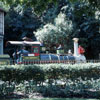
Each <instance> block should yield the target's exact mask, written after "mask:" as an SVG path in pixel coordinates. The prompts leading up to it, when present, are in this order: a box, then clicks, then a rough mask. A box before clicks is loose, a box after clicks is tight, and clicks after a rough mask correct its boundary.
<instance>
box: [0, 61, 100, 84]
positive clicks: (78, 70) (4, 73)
mask: <svg viewBox="0 0 100 100" xmlns="http://www.w3.org/2000/svg"><path fill="white" fill-rule="evenodd" d="M79 77H81V78H82V79H83V80H84V79H91V78H93V79H98V78H99V77H100V63H95V64H94V63H88V64H74V65H71V64H40V65H38V64H37V65H36V64H35V65H1V66H0V79H1V80H3V81H9V82H12V81H16V82H20V81H24V80H27V81H28V80H34V81H37V82H38V81H40V82H44V81H46V80H61V79H64V80H65V81H66V80H67V79H71V80H76V79H77V78H79Z"/></svg>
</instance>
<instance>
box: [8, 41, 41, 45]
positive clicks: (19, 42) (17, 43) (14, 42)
mask: <svg viewBox="0 0 100 100" xmlns="http://www.w3.org/2000/svg"><path fill="white" fill-rule="evenodd" d="M8 43H10V44H13V45H35V44H37V45H41V42H39V41H34V42H31V41H8Z"/></svg>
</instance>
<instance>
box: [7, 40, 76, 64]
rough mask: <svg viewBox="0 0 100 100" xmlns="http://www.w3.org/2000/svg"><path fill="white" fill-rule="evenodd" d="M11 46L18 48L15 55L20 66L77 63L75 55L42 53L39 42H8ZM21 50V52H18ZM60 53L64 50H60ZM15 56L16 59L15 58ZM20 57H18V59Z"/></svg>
mask: <svg viewBox="0 0 100 100" xmlns="http://www.w3.org/2000/svg"><path fill="white" fill-rule="evenodd" d="M8 43H9V44H10V45H14V46H16V47H17V48H16V49H15V52H14V54H13V58H14V61H15V62H16V63H18V64H21V63H25V64H26V63H29V62H31V63H33V62H37V61H38V62H39V61H41V63H43V62H48V63H50V61H51V62H52V63H53V62H54V63H55V62H57V61H61V62H62V61H73V62H74V61H75V57H74V56H73V55H68V54H64V53H59V54H52V53H41V51H42V46H41V42H39V41H34V42H33V41H8ZM18 48H19V50H17V49H18ZM58 51H59V52H60V51H62V50H58ZM14 56H15V57H14ZM16 56H18V57H16Z"/></svg>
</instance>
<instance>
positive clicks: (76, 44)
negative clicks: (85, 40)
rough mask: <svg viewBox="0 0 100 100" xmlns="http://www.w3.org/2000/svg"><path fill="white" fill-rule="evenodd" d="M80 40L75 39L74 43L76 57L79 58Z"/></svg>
mask: <svg viewBox="0 0 100 100" xmlns="http://www.w3.org/2000/svg"><path fill="white" fill-rule="evenodd" d="M78 40H79V39H78V38H73V41H74V56H75V57H77V56H79V53H78Z"/></svg>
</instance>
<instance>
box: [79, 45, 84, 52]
mask: <svg viewBox="0 0 100 100" xmlns="http://www.w3.org/2000/svg"><path fill="white" fill-rule="evenodd" d="M84 52H85V50H84V48H83V47H82V46H80V45H79V47H78V53H79V54H84Z"/></svg>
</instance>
